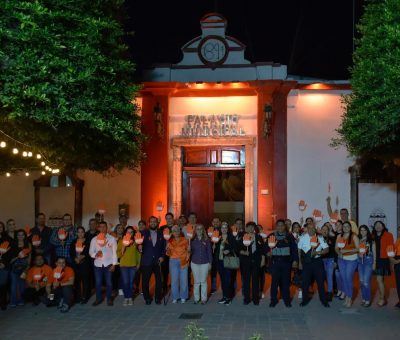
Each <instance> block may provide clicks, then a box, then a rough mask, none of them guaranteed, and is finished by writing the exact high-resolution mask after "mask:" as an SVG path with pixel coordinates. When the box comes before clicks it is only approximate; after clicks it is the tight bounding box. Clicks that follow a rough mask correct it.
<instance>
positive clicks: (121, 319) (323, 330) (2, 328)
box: [0, 290, 400, 340]
mask: <svg viewBox="0 0 400 340" xmlns="http://www.w3.org/2000/svg"><path fill="white" fill-rule="evenodd" d="M219 298H220V294H218V293H217V294H215V295H213V296H212V297H211V299H210V300H209V302H208V304H207V305H204V306H202V305H194V304H193V303H192V301H189V302H187V303H186V304H172V303H171V301H169V303H168V305H167V306H164V305H155V304H152V305H150V306H146V305H145V304H144V302H143V299H142V297H141V296H139V297H137V298H136V300H135V303H134V305H133V306H128V307H123V306H122V305H121V304H122V298H121V297H118V298H116V300H115V305H114V307H108V306H106V305H100V306H98V307H92V306H91V304H90V303H89V304H88V305H84V306H82V305H76V306H74V307H73V308H72V309H71V310H70V312H69V313H67V314H61V313H59V312H58V311H57V309H55V308H46V307H45V306H43V305H40V306H38V307H32V306H31V305H26V306H24V307H16V308H14V309H8V310H7V311H5V312H1V313H0V334H1V336H0V339H1V340H6V339H11V340H20V339H21V340H22V339H23V340H25V339H26V340H28V339H57V340H62V339H65V340H72V339H82V340H83V339H87V340H90V339H96V340H103V339H112V340H118V339H139V340H145V339H157V340H162V339H171V340H178V339H179V340H183V339H184V334H185V332H184V328H185V327H186V326H187V324H188V323H189V322H190V321H191V320H184V319H180V318H179V317H180V315H181V314H182V313H201V314H202V317H201V318H200V319H199V320H195V321H196V322H197V324H198V326H199V327H202V328H204V329H205V334H206V335H207V336H208V337H209V339H210V340H214V339H215V340H218V339H220V340H228V339H242V340H245V339H248V338H249V337H250V336H252V335H253V334H255V333H259V334H261V335H262V337H263V339H307V340H310V339H317V340H318V339H324V340H328V339H336V340H339V339H363V340H365V339H384V340H390V339H399V338H400V310H397V309H395V308H394V307H393V305H394V304H395V303H396V301H395V292H394V290H392V292H391V298H390V301H389V304H388V305H387V306H385V307H383V308H379V307H377V306H376V305H374V306H371V307H370V308H367V309H366V308H363V307H359V301H358V300H356V302H355V304H354V307H353V308H351V309H344V308H342V307H341V301H339V300H335V301H334V302H333V303H332V306H331V308H329V309H327V308H323V307H322V306H321V305H320V303H319V301H318V299H317V297H314V299H313V301H311V303H310V304H309V305H308V306H306V307H304V308H301V307H299V304H298V300H297V299H295V300H294V301H293V307H292V308H286V307H285V306H284V305H283V303H280V304H278V305H277V306H276V307H275V308H269V307H268V304H269V300H268V299H265V300H262V301H261V303H260V305H259V306H254V305H248V306H244V305H243V304H242V299H241V298H240V297H238V298H236V299H235V300H234V301H233V303H232V304H231V305H230V306H223V305H219V304H217V301H218V299H219ZM90 302H92V300H91V301H90Z"/></svg>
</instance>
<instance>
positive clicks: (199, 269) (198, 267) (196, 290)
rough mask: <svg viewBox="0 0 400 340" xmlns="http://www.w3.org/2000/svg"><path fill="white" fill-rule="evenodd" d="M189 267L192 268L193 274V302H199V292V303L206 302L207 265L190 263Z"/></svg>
mask: <svg viewBox="0 0 400 340" xmlns="http://www.w3.org/2000/svg"><path fill="white" fill-rule="evenodd" d="M190 267H191V268H192V273H193V279H194V284H193V295H194V301H196V302H197V301H200V291H201V301H203V302H206V301H207V294H208V292H207V289H208V285H207V277H208V263H204V264H195V263H193V262H192V263H191V264H190Z"/></svg>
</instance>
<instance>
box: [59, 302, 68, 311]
mask: <svg viewBox="0 0 400 340" xmlns="http://www.w3.org/2000/svg"><path fill="white" fill-rule="evenodd" d="M68 311H69V306H68V305H67V304H65V303H64V304H63V305H62V306H61V308H60V312H61V313H67V312H68Z"/></svg>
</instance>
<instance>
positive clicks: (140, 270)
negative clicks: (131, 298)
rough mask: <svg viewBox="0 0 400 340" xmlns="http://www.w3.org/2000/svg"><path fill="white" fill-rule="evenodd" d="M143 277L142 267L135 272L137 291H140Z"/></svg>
mask: <svg viewBox="0 0 400 340" xmlns="http://www.w3.org/2000/svg"><path fill="white" fill-rule="evenodd" d="M141 277H142V268H141V267H140V268H139V269H138V270H137V271H136V274H135V293H139V287H140V278H141Z"/></svg>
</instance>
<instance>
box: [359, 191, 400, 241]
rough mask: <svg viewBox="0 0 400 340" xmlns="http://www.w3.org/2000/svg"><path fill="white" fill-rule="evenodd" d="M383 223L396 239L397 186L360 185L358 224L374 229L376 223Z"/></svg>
mask: <svg viewBox="0 0 400 340" xmlns="http://www.w3.org/2000/svg"><path fill="white" fill-rule="evenodd" d="M378 220H379V221H383V222H384V223H385V225H386V227H387V228H388V229H389V231H390V232H391V233H392V234H393V236H394V238H396V227H397V184H396V183H358V222H359V225H361V224H366V225H367V226H369V227H370V228H371V229H372V226H373V224H374V223H375V221H378Z"/></svg>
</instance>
